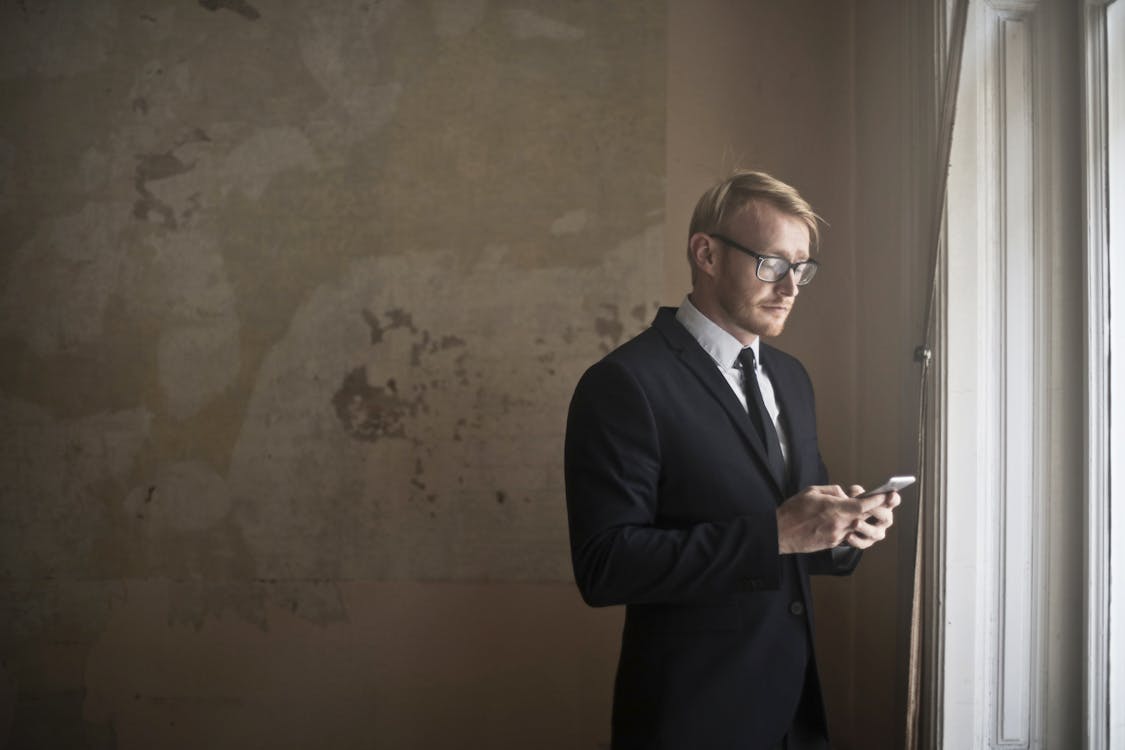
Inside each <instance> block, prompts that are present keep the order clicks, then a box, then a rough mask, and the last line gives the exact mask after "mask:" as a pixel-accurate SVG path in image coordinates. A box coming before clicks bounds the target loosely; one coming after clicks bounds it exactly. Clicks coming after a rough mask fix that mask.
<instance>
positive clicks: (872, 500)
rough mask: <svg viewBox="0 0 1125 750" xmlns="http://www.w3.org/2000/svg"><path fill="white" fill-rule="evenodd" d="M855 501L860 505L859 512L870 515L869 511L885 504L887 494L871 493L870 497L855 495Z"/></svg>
mask: <svg viewBox="0 0 1125 750" xmlns="http://www.w3.org/2000/svg"><path fill="white" fill-rule="evenodd" d="M856 502H858V503H859V505H860V512H861V513H863V514H865V515H870V514H871V511H872V510H874V509H875V508H879V507H881V506H883V505H886V504H887V495H886V494H881V495H872V496H871V497H857V498H856Z"/></svg>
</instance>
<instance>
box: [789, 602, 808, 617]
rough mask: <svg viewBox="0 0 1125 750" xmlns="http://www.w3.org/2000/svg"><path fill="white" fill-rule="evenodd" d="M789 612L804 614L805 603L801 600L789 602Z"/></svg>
mask: <svg viewBox="0 0 1125 750" xmlns="http://www.w3.org/2000/svg"><path fill="white" fill-rule="evenodd" d="M789 613H790V614H794V615H803V614H805V605H804V604H802V603H801V602H789Z"/></svg>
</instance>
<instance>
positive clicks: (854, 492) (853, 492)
mask: <svg viewBox="0 0 1125 750" xmlns="http://www.w3.org/2000/svg"><path fill="white" fill-rule="evenodd" d="M864 492H865V490H864V489H863V488H862V487H860V486H859V485H858V484H853V485H852V486H850V487H848V496H849V497H857V496H858V495H862V494H863V493H864Z"/></svg>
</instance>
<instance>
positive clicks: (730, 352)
mask: <svg viewBox="0 0 1125 750" xmlns="http://www.w3.org/2000/svg"><path fill="white" fill-rule="evenodd" d="M676 320H677V321H679V323H680V325H682V326H683V327H684V328H686V329H687V331H688V333H690V334H691V336H692V338H694V339H695V340H696V341H698V342H699V345H700V346H702V347H703V351H705V352H707V353H708V354H709V355H710V356H711V359H713V360H715V363H716V364H718V365H719V367H725V368H735V367H737V366H738V355H739V354H740V353H741V352H742V349H743V346H742V344H741V343H740V342H739V340H738V339H736V338H735V337H734V336H731V335H730V334H729V333H727V332H726V331H724V330H723V329H722V328H720V327H719V325H718V324H717V323H715V321H713V320H711V319H710V318H708V317H707V316H706V315H704V314H703V313H701V312H699V309H698V308H696V306H695V305H693V304H692V303H691V298H690V297H684V301H683V303H682V304H681V305H680V309H679V310H677V311H676ZM760 343H761V337H756V338H755V339H754V343H753V344H751V345H750V348H751V349H753V350H754V361H755V362H761V361H762V359H761V357H759V356H758V347H759V345H760Z"/></svg>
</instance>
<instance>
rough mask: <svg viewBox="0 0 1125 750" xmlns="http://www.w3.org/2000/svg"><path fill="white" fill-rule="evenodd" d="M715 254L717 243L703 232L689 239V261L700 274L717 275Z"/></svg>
mask: <svg viewBox="0 0 1125 750" xmlns="http://www.w3.org/2000/svg"><path fill="white" fill-rule="evenodd" d="M715 252H716V247H715V242H714V241H713V240H712V239H711V238H710V237H708V236H707V235H706V234H704V233H703V232H696V233H695V234H693V235H692V236H691V237H689V238H688V260H690V261H691V265H692V268H694V269H695V270H696V271H697V272H698V273H703V274H707V275H708V276H714V275H715V266H716V262H717V259H716V257H715Z"/></svg>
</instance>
